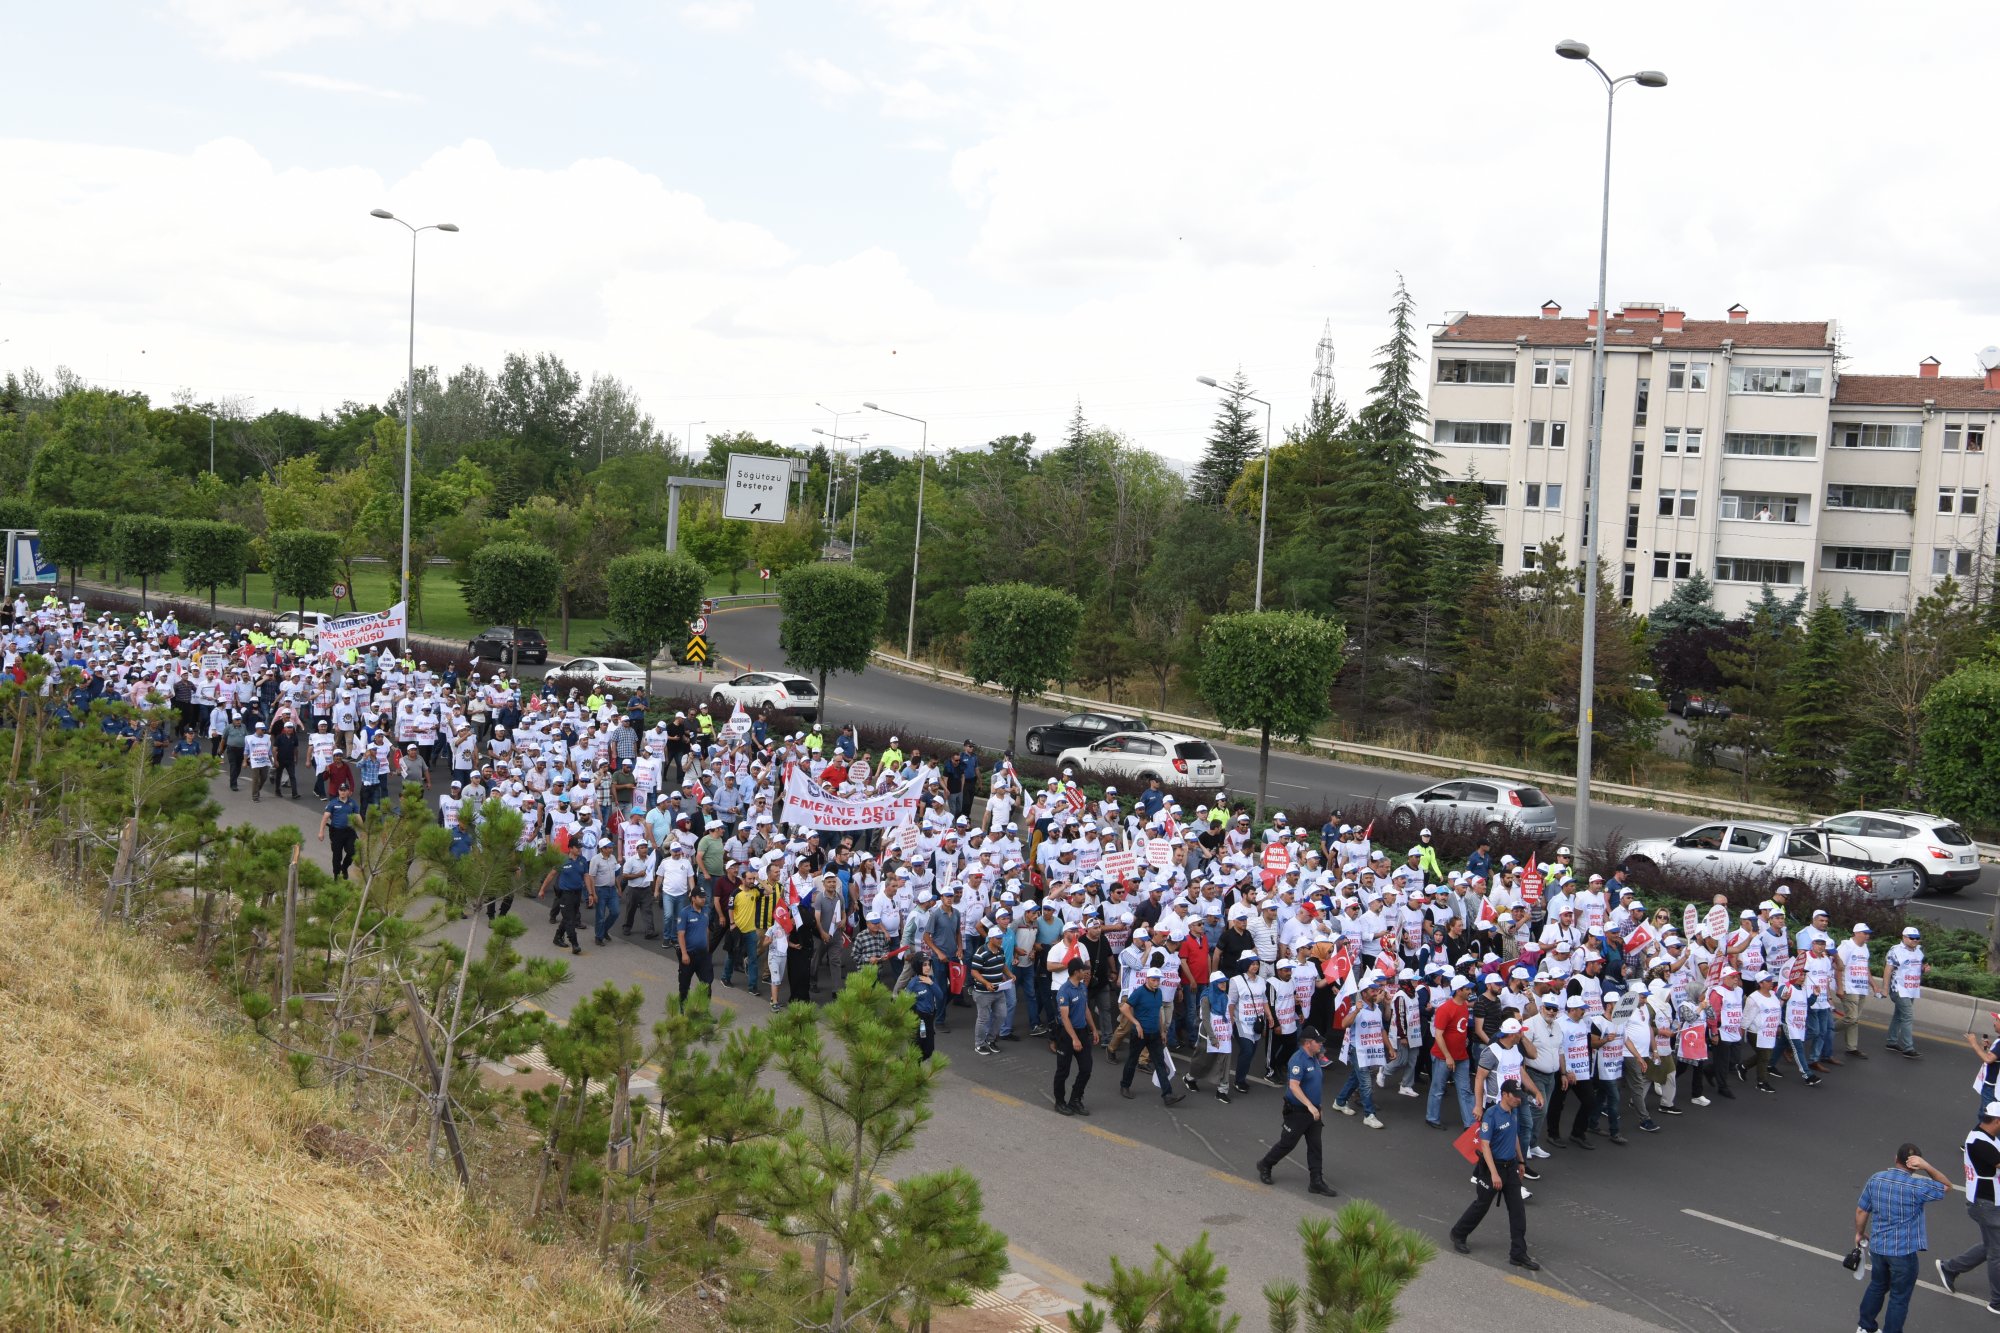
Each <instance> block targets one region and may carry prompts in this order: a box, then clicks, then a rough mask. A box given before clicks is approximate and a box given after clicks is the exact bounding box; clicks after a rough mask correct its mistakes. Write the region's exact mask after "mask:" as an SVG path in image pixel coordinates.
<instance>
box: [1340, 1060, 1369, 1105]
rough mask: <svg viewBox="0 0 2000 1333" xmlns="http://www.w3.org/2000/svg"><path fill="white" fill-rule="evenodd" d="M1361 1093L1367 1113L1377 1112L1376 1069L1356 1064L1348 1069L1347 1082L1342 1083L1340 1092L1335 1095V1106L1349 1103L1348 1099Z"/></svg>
mask: <svg viewBox="0 0 2000 1333" xmlns="http://www.w3.org/2000/svg"><path fill="white" fill-rule="evenodd" d="M1356 1093H1359V1094H1360V1098H1359V1100H1360V1102H1361V1110H1362V1112H1363V1113H1364V1114H1366V1115H1374V1114H1375V1070H1374V1069H1363V1068H1362V1067H1361V1066H1360V1065H1354V1066H1353V1067H1351V1068H1350V1069H1349V1070H1348V1071H1347V1082H1345V1083H1343V1084H1341V1085H1340V1092H1339V1094H1338V1095H1337V1096H1336V1097H1334V1099H1333V1104H1334V1105H1335V1106H1345V1105H1347V1099H1348V1098H1349V1097H1353V1096H1354V1095H1355V1094H1356Z"/></svg>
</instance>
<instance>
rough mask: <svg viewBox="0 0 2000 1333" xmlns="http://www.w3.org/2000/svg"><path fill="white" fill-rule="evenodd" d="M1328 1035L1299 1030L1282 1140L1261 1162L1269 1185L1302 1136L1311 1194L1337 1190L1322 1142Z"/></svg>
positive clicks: (1260, 1176)
mask: <svg viewBox="0 0 2000 1333" xmlns="http://www.w3.org/2000/svg"><path fill="white" fill-rule="evenodd" d="M1325 1044H1326V1038H1324V1037H1323V1036H1321V1035H1320V1031H1319V1029H1318V1028H1301V1029H1300V1030H1299V1047H1298V1049H1297V1050H1295V1051H1293V1052H1292V1058H1291V1060H1290V1061H1289V1062H1288V1063H1287V1064H1286V1065H1285V1112H1284V1115H1285V1118H1284V1128H1283V1129H1282V1130H1281V1131H1280V1132H1279V1134H1278V1141H1277V1142H1276V1143H1274V1144H1272V1145H1271V1148H1270V1151H1268V1152H1266V1153H1265V1154H1264V1156H1263V1157H1262V1158H1261V1159H1260V1160H1259V1161H1258V1163H1257V1179H1259V1180H1261V1181H1263V1182H1264V1183H1265V1184H1266V1185H1269V1184H1272V1183H1273V1182H1272V1180H1271V1168H1272V1167H1274V1166H1276V1165H1277V1164H1278V1163H1279V1162H1282V1161H1284V1160H1285V1158H1286V1157H1288V1156H1290V1155H1291V1151H1292V1149H1293V1148H1295V1147H1297V1146H1298V1142H1299V1140H1300V1139H1304V1140H1305V1141H1306V1174H1307V1176H1309V1177H1310V1183H1308V1184H1307V1185H1306V1193H1308V1194H1324V1195H1325V1196H1326V1197H1327V1198H1329V1199H1330V1198H1332V1197H1333V1195H1334V1190H1333V1187H1332V1186H1331V1185H1328V1184H1327V1183H1326V1176H1325V1174H1324V1169H1325V1154H1324V1152H1323V1151H1322V1149H1321V1146H1320V1136H1321V1134H1322V1133H1323V1132H1324V1131H1325V1129H1326V1118H1325V1110H1324V1102H1323V1099H1322V1097H1321V1093H1322V1091H1323V1089H1322V1088H1321V1086H1320V1077H1321V1066H1320V1062H1319V1056H1320V1048H1321V1047H1322V1046H1324V1045H1325Z"/></svg>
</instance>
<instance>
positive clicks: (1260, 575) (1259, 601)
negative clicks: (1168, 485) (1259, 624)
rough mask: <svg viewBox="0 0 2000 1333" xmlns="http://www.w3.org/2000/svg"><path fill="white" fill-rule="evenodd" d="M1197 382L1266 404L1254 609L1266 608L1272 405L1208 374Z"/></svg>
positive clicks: (1258, 505)
mask: <svg viewBox="0 0 2000 1333" xmlns="http://www.w3.org/2000/svg"><path fill="white" fill-rule="evenodd" d="M1194 382H1195V383H1196V384H1206V385H1207V386H1208V387H1209V388H1211V389H1215V390H1218V391H1219V392H1222V393H1226V394H1228V395H1229V396H1230V397H1231V398H1236V399H1240V400H1242V401H1243V402H1248V403H1263V406H1264V494H1263V496H1262V498H1261V499H1259V500H1258V502H1257V594H1256V601H1255V603H1254V605H1253V609H1254V610H1258V611H1262V610H1263V609H1264V524H1265V521H1266V520H1267V519H1269V518H1270V516H1271V405H1270V404H1269V403H1266V402H1264V400H1263V399H1262V398H1259V397H1257V396H1256V395H1255V394H1249V393H1244V392H1242V391H1241V390H1238V389H1232V388H1230V387H1229V386H1228V385H1226V384H1217V383H1216V382H1215V381H1214V380H1212V379H1210V378H1209V377H1208V376H1206V375H1197V376H1195V377H1194Z"/></svg>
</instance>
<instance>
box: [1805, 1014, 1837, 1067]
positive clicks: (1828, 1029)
mask: <svg viewBox="0 0 2000 1333" xmlns="http://www.w3.org/2000/svg"><path fill="white" fill-rule="evenodd" d="M1832 1058H1833V1007H1832V1006H1831V1005H1829V1006H1827V1007H1826V1008H1824V1009H1808V1010H1806V1059H1807V1060H1808V1061H1813V1060H1830V1059H1832Z"/></svg>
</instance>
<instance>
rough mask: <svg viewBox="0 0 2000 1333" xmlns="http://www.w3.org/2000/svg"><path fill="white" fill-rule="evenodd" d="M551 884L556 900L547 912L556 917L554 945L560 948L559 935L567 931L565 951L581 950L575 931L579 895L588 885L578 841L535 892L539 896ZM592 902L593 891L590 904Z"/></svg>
mask: <svg viewBox="0 0 2000 1333" xmlns="http://www.w3.org/2000/svg"><path fill="white" fill-rule="evenodd" d="M552 884H553V885H554V886H555V890H556V902H555V909H554V911H553V912H551V913H550V915H552V916H554V917H555V919H556V948H558V949H560V948H562V946H563V937H564V936H565V935H567V936H568V937H569V951H570V952H571V953H582V952H583V942H582V941H581V940H579V939H578V938H577V934H576V932H577V929H578V928H579V927H580V926H581V925H582V924H583V896H584V894H585V893H586V892H588V890H589V888H590V858H589V857H587V856H585V855H584V854H583V847H582V846H581V845H580V844H579V845H578V846H577V847H576V848H575V849H574V850H573V851H571V853H570V855H569V858H568V859H567V860H565V861H564V862H563V863H562V864H561V865H559V866H557V867H556V868H555V869H554V870H551V871H550V872H549V873H548V876H547V877H546V878H545V879H543V880H542V887H541V889H540V891H539V892H537V893H536V894H535V896H536V897H537V898H540V897H542V896H543V895H545V894H547V893H548V891H549V886H550V885H552ZM595 902H596V896H595V895H594V894H593V895H592V905H595Z"/></svg>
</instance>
